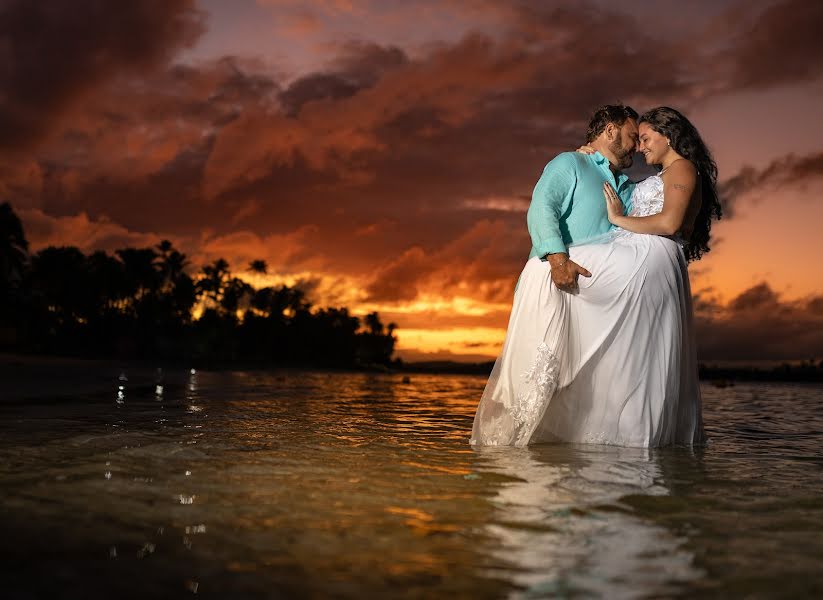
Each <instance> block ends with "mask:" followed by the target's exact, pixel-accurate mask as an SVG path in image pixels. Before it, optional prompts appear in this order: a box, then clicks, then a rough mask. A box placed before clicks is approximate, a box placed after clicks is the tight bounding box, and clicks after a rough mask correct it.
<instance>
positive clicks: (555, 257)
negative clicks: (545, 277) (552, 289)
mask: <svg viewBox="0 0 823 600" xmlns="http://www.w3.org/2000/svg"><path fill="white" fill-rule="evenodd" d="M546 258H547V259H548V261H549V264H550V265H551V267H552V281H553V282H554V285H556V286H557V289H559V290H562V291H564V292H573V291H575V290H576V289H577V277H578V275H582V276H583V277H591V276H592V274H591V273H589V272H588V271H587V270H586V269H584V268H583V267H581V266H580V265H578V264H577V263H576V262H574V261H573V260H569V255H568V254H566V253H565V252H558V253H557V254H549V255H548V256H547V257H546Z"/></svg>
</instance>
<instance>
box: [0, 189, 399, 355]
mask: <svg viewBox="0 0 823 600" xmlns="http://www.w3.org/2000/svg"><path fill="white" fill-rule="evenodd" d="M188 267H189V263H188V260H187V258H186V255H185V254H182V253H181V252H179V251H178V250H177V249H175V248H174V246H173V245H172V243H171V242H169V241H167V240H164V241H162V242H161V243H160V244H158V245H157V246H156V247H153V248H123V249H120V250H117V251H115V252H114V254H113V255H110V254H107V253H105V252H102V251H97V252H93V253H91V254H88V255H86V254H84V253H83V252H81V251H80V250H79V249H78V248H76V247H72V246H64V247H55V246H50V247H48V248H44V249H42V250H40V251H39V252H36V253H34V254H30V252H29V245H28V242H27V240H26V237H25V233H24V230H23V226H22V223H21V222H20V219H19V218H18V217H17V215H16V214H15V213H14V211H13V209H12V207H11V206H10V205H9V204H8V203H3V204H0V350H2V351H7V352H8V351H11V352H23V353H34V354H51V355H62V356H82V357H107V358H109V357H117V358H124V359H163V360H169V361H179V362H187V363H189V362H193V363H194V364H200V365H206V366H208V365H213V366H221V365H235V364H243V365H250V366H274V365H305V366H319V367H342V368H352V367H375V366H383V367H385V366H388V365H390V364H392V355H393V353H394V345H395V342H396V338H395V336H394V331H395V329H396V325H395V324H394V323H390V324H389V325H388V326H384V325H383V323H382V322H381V321H380V317H379V315H378V313H376V312H373V313H370V314H368V315H366V316H365V317H364V318H363V319H362V320H361V319H360V318H358V317H357V316H354V315H352V314H351V313H350V312H349V310H348V309H347V308H345V307H340V308H316V307H313V306H312V304H311V303H310V302H309V301H308V299H307V298H306V295H305V293H304V292H303V291H302V290H301V289H300V288H299V287H289V286H285V285H283V286H279V287H263V288H260V289H257V288H255V287H253V286H251V285H250V284H248V283H247V282H245V281H243V280H242V279H240V278H238V277H236V276H234V275H233V274H232V273H231V271H230V270H229V265H228V263H227V262H226V261H225V260H223V259H222V258H221V259H217V260H215V261H214V262H213V263H211V264H208V265H205V266H203V267H202V268H201V269H200V271H199V272H197V273H196V274H195V275H194V276H192V275H189V273H188V272H187V271H189V269H188ZM249 270H250V271H253V272H255V273H258V274H260V275H264V274H266V273H267V270H268V268H267V265H266V263H265V261H263V260H255V261H252V262H251V263H250V265H249ZM195 307H198V309H202V310H198V312H200V314H199V317H198V318H194V316H193V312H194V310H195Z"/></svg>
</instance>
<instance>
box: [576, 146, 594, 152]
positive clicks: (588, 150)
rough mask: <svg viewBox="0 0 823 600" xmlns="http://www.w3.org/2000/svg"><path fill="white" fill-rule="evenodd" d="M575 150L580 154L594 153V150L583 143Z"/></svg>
mask: <svg viewBox="0 0 823 600" xmlns="http://www.w3.org/2000/svg"><path fill="white" fill-rule="evenodd" d="M575 152H579V153H580V154H594V153H595V152H596V150H595V149H594V148H592V147H591V146H589V145H588V144H585V145H583V146H580V147H579V148H578V149H577V150H575Z"/></svg>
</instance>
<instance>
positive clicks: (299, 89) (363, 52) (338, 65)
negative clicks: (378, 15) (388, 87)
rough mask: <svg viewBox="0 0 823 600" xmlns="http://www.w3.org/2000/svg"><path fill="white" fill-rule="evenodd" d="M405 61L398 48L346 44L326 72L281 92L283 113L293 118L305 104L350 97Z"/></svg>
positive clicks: (305, 79) (360, 43) (312, 76)
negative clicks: (313, 101)
mask: <svg viewBox="0 0 823 600" xmlns="http://www.w3.org/2000/svg"><path fill="white" fill-rule="evenodd" d="M407 61H408V59H407V57H406V54H405V53H404V52H403V51H402V50H401V49H399V48H384V47H382V46H379V45H377V44H372V43H364V42H351V43H348V44H345V45H344V46H343V49H342V51H341V54H340V55H339V56H338V57H337V58H336V59H335V60H334V61H333V64H332V65H331V66H330V68H329V70H328V71H325V72H319V73H311V74H309V75H306V76H304V77H300V78H299V79H297V80H295V81H294V82H292V83H291V84H290V85H289V86H288V88H286V89H285V90H283V92H282V93H281V94H280V102H281V103H282V106H283V111H284V112H285V113H286V114H287V115H288V116H291V117H294V116H296V115H297V113H299V112H300V108H301V107H302V106H303V105H304V104H305V103H306V102H311V101H312V100H338V99H341V98H348V97H350V96H353V95H355V94H356V93H357V92H359V91H360V90H363V89H365V88H368V87H371V86H373V85H374V84H375V83H377V81H378V80H379V79H380V77H381V76H382V75H383V74H384V73H385V72H386V71H389V70H391V69H394V68H396V67H398V66H401V65H403V64H405V63H406V62H407Z"/></svg>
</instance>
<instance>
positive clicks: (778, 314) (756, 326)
mask: <svg viewBox="0 0 823 600" xmlns="http://www.w3.org/2000/svg"><path fill="white" fill-rule="evenodd" d="M821 308H823V296H817V297H813V298H808V299H805V300H799V301H795V302H786V301H782V300H781V299H780V297H779V295H778V294H777V293H776V292H775V291H774V290H772V289H771V288H770V287H769V285H768V284H766V283H760V284H758V285H756V286H753V287H752V288H750V289H748V290H746V291H744V292H743V293H741V294H740V295H739V296H737V297H736V298H734V299H732V300H731V301H730V302H729V303H728V304H727V305H725V306H721V305H719V304H717V303H716V302H713V301H711V300H707V299H701V298H700V297H699V296H698V298H697V302H696V303H695V310H696V327H697V340H698V355H699V358H700V360H701V361H713V360H721V361H722V360H727V359H729V358H731V357H733V358H735V359H738V360H806V359H810V358H813V359H819V358H821V357H823V310H821Z"/></svg>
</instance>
